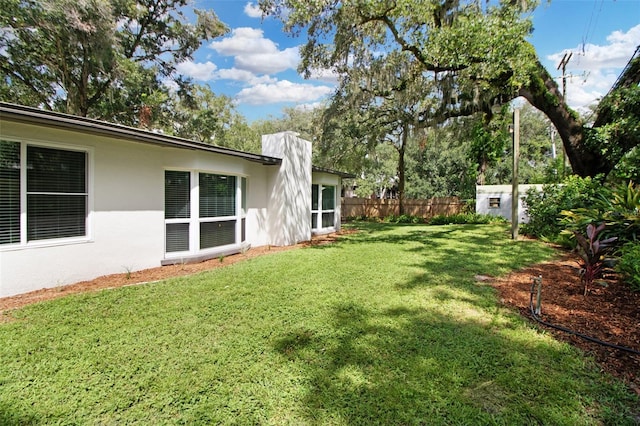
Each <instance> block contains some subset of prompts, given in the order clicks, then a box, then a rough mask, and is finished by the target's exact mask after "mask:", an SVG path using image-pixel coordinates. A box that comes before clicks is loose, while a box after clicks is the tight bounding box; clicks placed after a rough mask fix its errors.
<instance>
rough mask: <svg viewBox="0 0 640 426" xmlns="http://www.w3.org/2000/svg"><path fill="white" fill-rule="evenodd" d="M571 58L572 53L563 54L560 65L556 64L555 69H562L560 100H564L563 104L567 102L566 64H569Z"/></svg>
mask: <svg viewBox="0 0 640 426" xmlns="http://www.w3.org/2000/svg"><path fill="white" fill-rule="evenodd" d="M572 56H573V52H569V53H565V54H564V56H563V57H562V60H561V61H560V64H558V68H557V69H560V68H562V99H564V101H565V102H567V74H566V70H567V64H568V63H569V60H570V59H571V57H572Z"/></svg>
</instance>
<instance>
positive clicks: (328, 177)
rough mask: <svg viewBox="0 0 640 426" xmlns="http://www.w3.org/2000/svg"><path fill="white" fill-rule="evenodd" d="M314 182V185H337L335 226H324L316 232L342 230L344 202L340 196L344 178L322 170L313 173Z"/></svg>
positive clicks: (315, 232)
mask: <svg viewBox="0 0 640 426" xmlns="http://www.w3.org/2000/svg"><path fill="white" fill-rule="evenodd" d="M311 181H312V184H313V185H322V186H333V187H335V194H334V197H335V200H334V205H335V208H334V215H335V216H334V226H332V227H327V228H322V229H319V230H316V231H314V234H318V235H320V234H328V233H331V232H337V231H339V230H340V227H341V223H342V202H341V197H340V192H341V189H342V188H341V187H342V179H341V178H340V177H339V176H337V175H333V174H330V173H322V172H314V173H313V174H312V179H311Z"/></svg>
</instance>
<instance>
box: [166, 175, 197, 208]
mask: <svg viewBox="0 0 640 426" xmlns="http://www.w3.org/2000/svg"><path fill="white" fill-rule="evenodd" d="M190 193H191V173H189V172H176V171H171V170H167V171H165V172H164V217H165V219H187V218H189V217H191V197H190Z"/></svg>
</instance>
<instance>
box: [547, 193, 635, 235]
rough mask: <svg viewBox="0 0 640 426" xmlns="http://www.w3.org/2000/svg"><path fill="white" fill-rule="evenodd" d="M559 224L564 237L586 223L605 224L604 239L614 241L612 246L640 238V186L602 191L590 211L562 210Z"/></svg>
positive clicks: (583, 227)
mask: <svg viewBox="0 0 640 426" xmlns="http://www.w3.org/2000/svg"><path fill="white" fill-rule="evenodd" d="M561 215H562V216H563V218H562V219H561V221H560V223H561V225H562V226H563V227H564V228H565V229H566V231H567V232H566V233H567V234H572V233H575V232H580V231H581V230H583V229H585V227H586V226H588V225H590V224H594V225H598V224H600V223H606V229H605V230H604V232H603V235H602V236H603V237H604V238H616V241H617V242H616V246H618V247H620V246H622V245H624V243H626V242H630V241H637V240H638V239H640V185H634V184H633V182H629V183H627V184H620V185H618V186H617V187H615V188H613V190H608V189H606V188H602V189H600V190H599V191H598V194H597V197H596V198H595V199H594V200H592V206H591V207H590V208H576V209H573V210H571V211H567V210H565V211H562V212H561Z"/></svg>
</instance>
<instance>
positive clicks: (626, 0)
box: [178, 0, 640, 121]
mask: <svg viewBox="0 0 640 426" xmlns="http://www.w3.org/2000/svg"><path fill="white" fill-rule="evenodd" d="M416 1H418V0H416ZM194 6H195V8H197V9H213V10H214V11H215V13H216V14H217V15H218V17H219V18H220V19H221V20H222V21H223V22H224V23H225V24H227V26H228V27H229V28H230V29H231V31H230V32H229V33H228V34H227V35H226V36H224V37H221V38H218V39H216V40H214V41H213V42H208V43H205V44H204V45H203V46H202V47H201V48H200V49H199V50H198V51H197V52H196V55H195V56H194V60H193V61H190V62H186V63H183V64H180V66H179V68H178V72H180V73H182V74H184V75H186V76H190V77H192V78H194V79H195V80H196V81H198V82H199V83H206V84H209V85H210V86H211V88H212V90H213V91H214V92H215V93H217V94H225V95H227V96H229V97H231V98H232V99H234V100H235V102H236V103H237V108H238V110H239V111H240V112H241V113H242V114H243V115H244V116H245V117H246V118H247V119H248V120H249V121H253V120H256V119H264V118H269V117H278V116H279V115H280V111H281V109H282V107H283V106H288V107H312V106H314V105H317V104H318V103H319V102H322V100H323V99H326V97H327V96H328V95H330V94H331V93H332V91H333V89H334V87H335V81H333V80H332V78H331V77H330V76H326V77H322V76H317V78H315V79H310V80H304V79H303V78H302V77H301V76H300V75H298V73H297V72H296V67H297V65H298V61H299V56H298V47H299V46H300V45H302V44H303V43H304V38H302V37H303V36H302V37H300V38H293V37H291V36H289V35H287V34H284V33H283V32H282V28H281V24H280V22H279V21H277V20H275V19H273V18H268V19H265V20H263V19H262V18H261V15H260V13H259V11H258V10H257V6H256V2H255V1H254V2H249V1H246V0H194ZM533 23H534V32H533V34H532V35H531V38H530V41H531V42H532V43H533V45H534V46H535V48H536V51H537V52H538V56H539V57H540V59H541V60H542V63H543V64H544V65H545V66H546V68H547V69H548V70H549V72H550V73H551V74H552V75H553V76H554V77H557V78H559V77H560V75H561V72H560V71H559V70H557V69H556V68H557V66H558V64H559V63H560V60H561V59H562V57H563V55H564V54H565V53H568V52H572V53H573V55H572V57H571V60H570V61H569V64H568V65H567V67H566V72H567V99H568V102H569V105H571V106H572V107H574V108H577V109H583V108H586V107H587V106H588V105H589V104H591V103H593V102H594V101H595V100H597V99H598V98H599V97H601V96H603V95H604V94H606V93H607V91H608V90H609V88H610V87H611V85H612V84H613V83H614V82H615V80H616V78H617V77H618V75H619V74H620V72H621V71H622V69H623V68H624V66H625V65H626V64H627V61H628V60H629V58H630V57H631V55H632V54H633V52H634V51H635V48H636V46H637V45H638V44H640V0H552V1H551V2H548V1H547V0H542V1H541V5H540V6H539V7H538V8H537V9H536V11H535V12H534V13H533Z"/></svg>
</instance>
